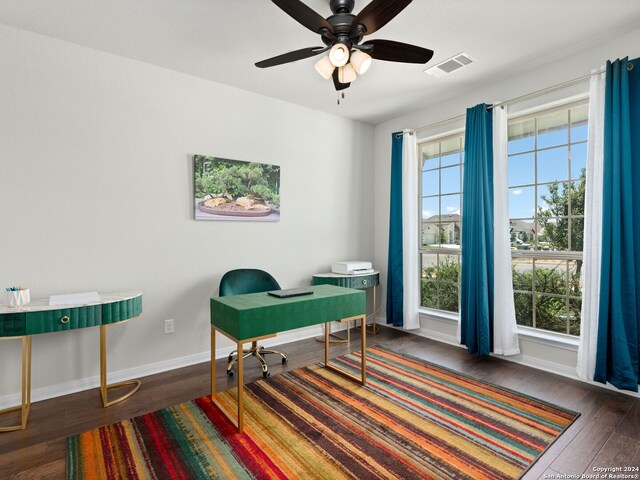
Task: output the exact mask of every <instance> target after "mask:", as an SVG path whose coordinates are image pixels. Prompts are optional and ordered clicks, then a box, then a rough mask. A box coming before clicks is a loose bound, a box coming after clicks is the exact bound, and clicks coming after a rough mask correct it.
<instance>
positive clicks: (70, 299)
mask: <svg viewBox="0 0 640 480" xmlns="http://www.w3.org/2000/svg"><path fill="white" fill-rule="evenodd" d="M99 301H100V295H98V292H84V293H68V294H66V295H51V296H50V297H49V305H50V306H54V305H86V304H87V303H97V302H99Z"/></svg>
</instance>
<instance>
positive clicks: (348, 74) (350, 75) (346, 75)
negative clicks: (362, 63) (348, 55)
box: [338, 63, 358, 84]
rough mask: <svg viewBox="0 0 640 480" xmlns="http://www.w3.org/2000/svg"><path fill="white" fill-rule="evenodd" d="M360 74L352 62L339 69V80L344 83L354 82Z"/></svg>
mask: <svg viewBox="0 0 640 480" xmlns="http://www.w3.org/2000/svg"><path fill="white" fill-rule="evenodd" d="M356 78H358V76H357V75H356V71H355V70H354V69H353V67H352V66H351V64H350V63H347V64H346V65H345V66H344V67H340V68H339V69H338V81H339V82H340V83H342V84H346V83H351V82H353V81H354V80H355V79H356Z"/></svg>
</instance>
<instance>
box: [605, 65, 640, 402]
mask: <svg viewBox="0 0 640 480" xmlns="http://www.w3.org/2000/svg"><path fill="white" fill-rule="evenodd" d="M639 60H640V59H635V60H632V61H629V60H628V59H627V58H625V59H623V60H616V61H615V62H613V63H612V62H607V72H606V87H605V114H604V178H603V197H602V209H603V212H602V261H601V262H602V263H601V266H602V274H601V280H600V307H599V311H598V343H597V352H596V369H595V375H594V379H595V380H596V381H598V382H602V383H606V382H607V381H609V382H610V383H611V384H612V385H615V386H616V387H618V388H620V389H624V390H632V391H634V392H637V391H638V374H639V372H638V356H639V353H640V352H639V344H640V325H639V322H640V294H639V292H638V289H639V288H640V61H639Z"/></svg>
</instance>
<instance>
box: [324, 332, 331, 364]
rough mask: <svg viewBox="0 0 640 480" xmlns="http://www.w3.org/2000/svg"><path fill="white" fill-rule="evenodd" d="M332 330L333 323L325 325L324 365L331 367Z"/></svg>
mask: <svg viewBox="0 0 640 480" xmlns="http://www.w3.org/2000/svg"><path fill="white" fill-rule="evenodd" d="M330 330H331V323H330V322H327V323H325V324H324V364H325V365H329V343H330V342H329V334H330Z"/></svg>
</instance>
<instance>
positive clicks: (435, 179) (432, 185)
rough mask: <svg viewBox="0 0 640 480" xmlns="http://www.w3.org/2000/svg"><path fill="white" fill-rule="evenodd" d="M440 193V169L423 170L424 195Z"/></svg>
mask: <svg viewBox="0 0 640 480" xmlns="http://www.w3.org/2000/svg"><path fill="white" fill-rule="evenodd" d="M438 193H440V174H439V170H431V171H429V172H422V195H423V196H424V195H437V194H438Z"/></svg>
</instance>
